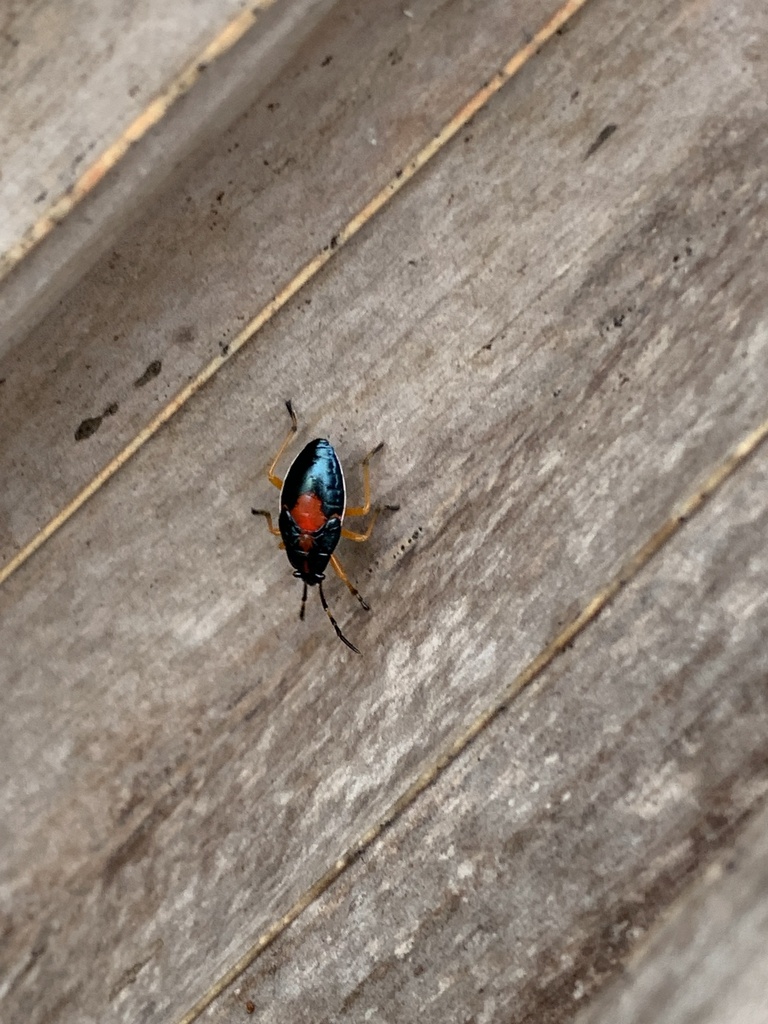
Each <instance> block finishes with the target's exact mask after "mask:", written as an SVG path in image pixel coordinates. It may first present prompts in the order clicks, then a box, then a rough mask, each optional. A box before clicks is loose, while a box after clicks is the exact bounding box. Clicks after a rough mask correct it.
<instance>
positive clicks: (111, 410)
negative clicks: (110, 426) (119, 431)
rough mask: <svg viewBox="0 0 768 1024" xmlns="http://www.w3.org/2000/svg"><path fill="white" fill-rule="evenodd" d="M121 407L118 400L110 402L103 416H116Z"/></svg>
mask: <svg viewBox="0 0 768 1024" xmlns="http://www.w3.org/2000/svg"><path fill="white" fill-rule="evenodd" d="M119 408H120V406H119V405H118V404H117V402H110V403H109V405H108V406H107V408H106V409H105V410H104V412H103V413H102V416H114V415H115V413H116V412H117V411H118V410H119Z"/></svg>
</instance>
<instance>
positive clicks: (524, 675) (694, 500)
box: [178, 419, 768, 1024]
mask: <svg viewBox="0 0 768 1024" xmlns="http://www.w3.org/2000/svg"><path fill="white" fill-rule="evenodd" d="M767 437H768V419H766V420H764V421H763V422H762V423H761V424H760V425H759V426H758V427H757V428H756V429H755V430H753V431H751V433H749V434H748V435H747V436H746V437H745V438H744V439H743V440H742V441H741V442H740V443H739V444H738V445H737V446H736V447H735V448H734V449H733V450H732V451H731V453H730V454H729V455H728V456H727V457H726V458H725V459H724V460H723V461H722V462H721V463H720V464H719V465H718V466H717V467H716V468H715V469H714V470H713V471H712V472H711V473H710V475H709V476H708V478H707V479H706V480H705V481H704V483H703V484H702V485H701V486H700V487H698V488H697V489H696V490H695V491H694V492H693V493H692V494H691V495H689V496H688V497H687V498H685V499H684V500H683V501H682V502H681V503H680V505H679V506H678V508H677V509H676V510H674V511H673V512H672V514H671V515H670V516H669V517H668V518H667V519H666V520H665V522H664V523H663V524H662V525H661V526H660V527H659V529H658V530H656V531H655V532H654V533H653V534H652V535H651V536H650V537H649V538H648V540H647V541H646V542H645V544H643V545H642V546H641V547H640V548H639V549H638V550H637V551H636V552H635V553H634V554H633V555H631V556H630V557H629V558H628V559H627V561H626V562H625V563H624V564H623V565H622V567H621V569H620V570H619V572H618V573H617V574H616V575H615V576H614V577H613V579H611V580H610V581H609V582H608V583H607V584H606V586H605V587H603V588H602V589H601V590H599V591H598V592H597V593H596V594H595V595H594V597H592V599H591V600H590V601H588V602H587V604H585V605H584V607H583V608H582V610H581V611H580V612H579V614H578V615H576V616H575V618H573V619H572V620H571V622H570V623H568V625H567V626H566V627H565V628H564V629H563V630H562V631H561V632H560V633H559V634H558V635H557V636H556V637H555V638H554V640H552V641H551V642H550V643H549V644H547V646H546V647H544V648H543V650H542V651H541V652H540V653H539V654H538V655H537V656H536V657H535V658H534V659H533V660H532V661H530V662H529V663H528V665H527V666H526V667H525V668H524V669H523V670H522V671H521V672H520V673H518V675H517V676H515V678H514V679H513V680H512V682H511V683H510V684H509V686H507V687H506V689H505V690H504V691H503V693H502V694H501V696H500V697H499V698H498V699H497V700H496V701H495V702H494V703H493V704H491V705H490V706H489V707H488V708H486V709H485V710H484V711H483V712H482V713H481V714H480V715H478V716H477V718H476V719H475V720H474V721H473V722H472V723H471V724H470V725H469V727H468V728H466V729H465V730H464V731H463V732H461V733H460V734H459V735H458V736H456V737H455V738H454V739H453V741H452V742H451V743H449V744H448V745H447V746H446V747H445V749H444V750H443V751H442V752H441V753H440V755H439V756H438V757H437V758H436V759H435V760H434V761H433V762H432V764H431V765H430V766H429V767H428V768H426V769H425V770H424V771H423V772H422V773H421V774H420V775H419V776H418V777H417V778H416V779H415V780H414V782H412V783H411V785H410V786H409V787H408V788H407V789H406V790H405V791H404V792H403V793H402V794H401V795H400V797H398V799H397V800H396V801H395V802H394V803H393V804H391V806H390V807H389V808H388V810H387V811H386V812H385V813H384V815H383V816H382V817H381V818H380V819H379V821H377V822H376V823H375V824H374V825H372V826H371V828H369V829H368V830H367V831H366V832H365V833H363V835H362V836H361V837H360V838H359V839H358V840H357V841H356V842H355V843H354V844H353V845H352V846H350V847H349V848H348V849H347V850H346V851H345V852H344V853H343V854H342V855H341V856H340V857H339V858H338V859H337V860H336V861H335V862H334V863H333V864H332V865H331V867H330V868H329V869H328V870H327V871H326V872H325V874H323V875H322V876H321V877H320V878H319V879H318V880H317V881H316V882H315V883H314V884H313V885H311V886H310V887H309V889H307V891H306V892H305V893H303V895H302V896H300V897H299V899H298V900H297V901H296V902H295V903H294V905H293V906H292V907H291V909H290V910H289V911H288V912H287V913H286V914H284V915H283V916H282V917H280V918H278V919H277V920H276V921H274V922H273V923H272V924H271V925H270V926H269V928H267V929H266V931H264V932H262V934H261V935H260V936H259V938H258V939H257V940H256V942H255V943H254V944H253V945H252V946H251V948H250V949H249V950H248V951H247V952H246V953H244V954H243V956H241V957H240V959H239V960H237V961H236V962H235V963H234V964H233V965H232V967H230V969H229V970H228V971H227V972H226V973H225V974H223V975H222V976H221V978H219V979H218V980H217V981H216V982H215V983H214V984H213V985H212V986H211V988H210V989H209V990H208V991H207V992H206V993H205V994H204V995H202V996H201V997H200V999H198V1001H197V1002H196V1003H195V1004H194V1006H192V1007H191V1008H190V1009H189V1010H188V1011H187V1012H186V1013H185V1014H184V1016H183V1017H181V1018H180V1020H179V1021H178V1024H192V1022H193V1021H195V1020H197V1019H198V1018H199V1017H200V1015H201V1014H202V1013H203V1012H204V1011H205V1010H206V1009H207V1008H208V1007H209V1006H210V1005H211V1003H213V1002H214V1001H215V1000H216V999H217V998H218V996H220V995H221V994H222V992H223V991H224V990H225V989H226V988H228V987H229V985H231V984H232V982H233V981H235V979H236V978H238V977H239V976H240V975H241V974H242V973H243V972H244V971H245V970H246V969H247V968H248V967H250V965H251V964H252V963H253V962H254V960H256V959H257V958H258V957H259V956H260V955H261V953H263V952H264V950H266V949H267V947H268V946H270V945H271V944H272V943H273V942H274V941H275V940H276V939H277V938H278V937H279V936H280V935H281V934H282V933H283V932H284V931H286V929H287V928H288V927H289V926H290V925H291V924H292V923H293V922H294V921H295V920H296V919H297V918H298V917H299V916H300V914H302V913H303V912H304V910H306V909H307V907H308V906H310V905H311V904H312V903H313V902H314V901H315V900H317V899H318V898H319V897H320V896H321V895H322V894H323V893H324V892H325V891H326V890H327V889H329V888H330V886H331V885H333V883H334V882H335V881H336V879H337V878H339V876H340V875H342V874H343V872H344V871H346V870H347V869H348V868H349V867H350V866H351V865H352V864H353V863H354V862H355V861H356V860H357V858H358V857H360V856H361V854H363V853H364V852H365V851H366V850H367V849H368V848H369V847H370V846H371V845H372V844H373V843H374V842H375V841H376V840H377V839H378V838H379V837H380V836H381V835H382V833H383V832H385V831H386V829H388V828H389V826H390V825H392V824H393V822H395V821H396V820H397V819H398V818H399V817H400V815H402V814H403V813H404V812H405V811H406V810H407V809H408V808H409V807H410V806H411V804H413V803H414V802H415V801H416V800H417V799H418V797H419V796H420V795H421V794H422V793H424V792H425V790H426V789H428V788H429V787H430V786H431V785H432V784H433V783H434V782H435V781H436V780H437V779H438V777H439V776H440V775H442V773H443V772H444V771H445V769H446V768H447V767H448V766H449V765H450V764H452V763H453V762H454V761H455V760H456V759H457V758H458V757H459V756H460V755H461V754H462V753H463V752H464V751H465V750H466V749H467V748H468V747H469V746H470V745H471V744H472V743H473V742H474V740H475V739H477V738H478V736H479V735H480V734H481V733H482V732H483V731H484V730H485V729H486V728H487V727H488V726H489V725H490V724H491V722H493V721H494V719H495V718H497V717H498V715H500V714H501V713H502V712H503V711H504V710H505V709H506V708H507V707H508V705H509V704H510V703H511V701H512V700H513V699H514V698H515V697H516V696H517V695H518V694H519V693H520V692H521V691H522V690H524V689H525V688H526V687H527V686H528V685H529V684H530V683H532V682H533V681H534V680H535V679H536V678H538V677H539V676H540V675H541V674H542V672H544V670H545V669H546V668H547V667H548V666H549V665H550V664H551V663H552V662H553V661H554V660H555V658H557V657H558V655H560V654H562V653H563V651H564V650H566V648H567V647H568V646H569V645H570V644H571V643H573V641H574V640H575V639H576V637H577V636H578V635H579V634H580V633H582V632H583V631H584V630H585V629H586V627H587V626H589V625H590V623H592V622H594V621H595V619H597V617H598V616H599V615H600V614H601V612H602V611H603V610H604V609H605V608H606V606H607V605H608V604H609V603H610V602H611V601H613V599H614V598H615V597H616V596H617V594H618V593H619V592H620V591H621V590H623V589H624V587H625V586H626V585H627V584H628V583H629V582H630V581H631V580H633V579H634V578H635V577H636V576H637V574H638V573H639V572H640V571H641V570H642V569H643V567H644V566H645V565H647V564H648V562H649V561H650V560H651V558H653V557H654V555H656V554H657V553H658V552H659V551H660V550H661V548H663V547H664V545H665V544H666V543H667V542H668V541H669V540H670V539H671V538H672V537H674V536H675V534H676V533H677V532H678V531H679V530H680V529H681V527H682V526H683V525H684V524H685V523H686V522H687V521H688V520H689V519H690V518H691V517H692V516H693V515H695V514H696V513H697V512H698V511H699V510H700V509H701V508H702V507H703V506H704V505H705V504H706V502H707V501H708V500H709V499H710V498H711V497H712V496H713V495H714V494H715V492H716V491H718V490H719V488H720V487H721V486H722V485H723V484H724V483H725V482H726V481H727V480H728V479H729V478H730V477H731V476H732V475H733V474H734V473H735V472H736V470H737V469H739V467H740V466H742V465H743V464H744V463H745V462H746V460H747V459H748V458H749V457H750V456H751V455H752V454H753V453H754V452H755V451H757V449H758V448H759V447H760V445H761V444H762V443H763V442H764V441H765V439H766V438H767Z"/></svg>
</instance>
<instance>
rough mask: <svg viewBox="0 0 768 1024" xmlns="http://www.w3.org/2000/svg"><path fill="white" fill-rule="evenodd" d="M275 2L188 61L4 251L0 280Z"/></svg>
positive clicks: (240, 19) (248, 13)
mask: <svg viewBox="0 0 768 1024" xmlns="http://www.w3.org/2000/svg"><path fill="white" fill-rule="evenodd" d="M274 3H275V0H253V3H252V4H251V5H250V6H249V8H248V10H245V11H242V12H241V13H240V14H238V15H237V17H236V18H233V19H232V21H230V22H229V24H227V25H225V26H224V28H223V29H222V30H221V31H220V32H219V33H218V34H217V35H216V36H215V37H214V38H213V39H212V40H211V41H210V43H208V45H207V46H205V47H204V48H203V50H202V51H201V52H200V53H199V54H197V56H196V57H194V59H193V60H191V61H189V62H188V63H187V64H186V65H185V67H184V68H182V70H181V71H180V72H179V74H178V75H176V76H175V78H173V80H172V81H171V83H170V85H168V87H167V88H166V89H165V90H163V92H161V93H160V95H159V96H156V97H155V98H154V99H153V100H152V102H151V103H150V104H149V105H148V106H147V107H145V109H144V110H142V112H141V113H140V114H139V116H138V117H136V118H135V119H134V120H133V121H132V123H131V124H129V125H128V127H127V128H126V129H125V131H124V132H123V133H122V134H121V135H120V136H118V138H117V139H115V141H114V142H113V143H111V144H110V145H109V146H108V147H107V148H106V149H105V150H104V152H103V153H101V154H100V156H98V157H97V158H96V160H94V162H93V163H92V164H91V165H90V167H87V168H86V169H85V171H83V173H82V174H81V175H80V177H79V178H78V179H77V180H76V181H75V182H74V183H73V184H72V185H71V186H70V187H69V188H67V189H66V191H65V192H64V193H63V194H62V195H60V196H59V197H58V199H57V200H56V201H55V202H54V203H53V204H52V205H51V206H50V207H49V209H48V210H47V211H46V212H45V213H44V214H43V216H42V217H40V218H39V219H38V220H37V221H36V222H35V223H34V224H33V225H32V227H31V228H30V229H29V230H28V231H26V232H25V233H24V235H23V236H22V237H21V238H20V239H19V240H18V242H16V243H15V244H14V245H12V246H11V247H10V249H8V250H7V251H6V252H4V253H2V254H0V281H2V280H3V279H4V278H6V277H7V276H8V274H10V272H11V271H12V270H13V268H14V267H15V266H17V264H19V263H20V262H21V261H22V260H23V259H24V257H25V256H27V255H28V254H29V253H30V252H31V251H32V250H33V249H34V248H35V247H36V246H37V245H38V244H39V243H40V242H42V240H43V239H44V238H46V237H47V236H48V235H49V234H50V233H51V231H53V229H54V228H55V227H56V225H57V224H60V223H61V222H62V221H63V220H64V218H65V217H67V216H68V215H69V214H70V213H71V212H72V210H74V208H75V207H76V206H77V205H78V204H79V203H80V202H81V201H82V200H83V199H85V197H86V196H87V195H88V194H89V193H90V192H92V191H93V190H94V189H95V188H96V186H97V185H98V184H99V183H100V182H101V181H102V180H103V179H104V178H105V177H106V175H107V174H108V173H109V172H110V171H111V170H112V169H113V168H114V167H116V166H117V164H118V163H119V162H120V160H122V158H123V157H124V156H125V154H126V153H127V152H128V150H129V149H130V148H131V146H133V145H134V143H136V142H138V141H139V139H141V138H143V137H144V136H145V135H146V134H147V132H148V131H149V130H150V129H151V128H154V126H155V125H156V124H158V123H159V122H160V121H161V120H162V119H163V117H165V115H166V114H167V113H168V111H169V109H170V108H171V107H172V106H173V104H174V103H175V102H176V100H178V99H180V97H182V96H184V95H185V94H186V93H188V92H189V90H190V89H191V88H192V86H193V85H194V84H195V82H197V81H198V79H199V78H200V76H201V75H202V74H203V73H204V71H205V69H206V68H207V66H208V65H209V64H210V63H212V61H214V60H216V59H217V58H218V57H221V56H222V54H224V53H226V52H227V51H228V50H231V49H232V47H233V46H234V45H235V43H237V42H239V41H240V40H241V39H242V38H243V36H244V35H245V34H246V32H248V31H249V29H251V28H252V27H253V26H254V24H255V23H256V21H257V20H258V16H259V11H260V10H266V9H267V8H268V7H271V6H272V5H273V4H274Z"/></svg>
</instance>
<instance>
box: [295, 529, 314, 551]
mask: <svg viewBox="0 0 768 1024" xmlns="http://www.w3.org/2000/svg"><path fill="white" fill-rule="evenodd" d="M314 543H315V541H314V538H313V536H312V534H311V533H301V534H299V540H298V547H299V550H300V551H304V552H307V551H311V550H312V545H313V544H314Z"/></svg>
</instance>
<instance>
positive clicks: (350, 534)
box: [341, 505, 391, 541]
mask: <svg viewBox="0 0 768 1024" xmlns="http://www.w3.org/2000/svg"><path fill="white" fill-rule="evenodd" d="M386 507H387V508H390V507H391V506H389V505H387V506H386ZM380 512H381V509H380V508H375V509H374V510H373V515H372V516H371V521H370V523H368V525H367V526H366V528H365V530H363V532H362V533H357V532H356V531H355V530H347V529H346V528H345V527H342V528H341V536H342V537H346V538H347V540H357V541H363V540H368V538H369V537H370V536H371V534H372V533H373V527H374V526H375V524H376V520H377V519H378V518H379V513H380Z"/></svg>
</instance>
